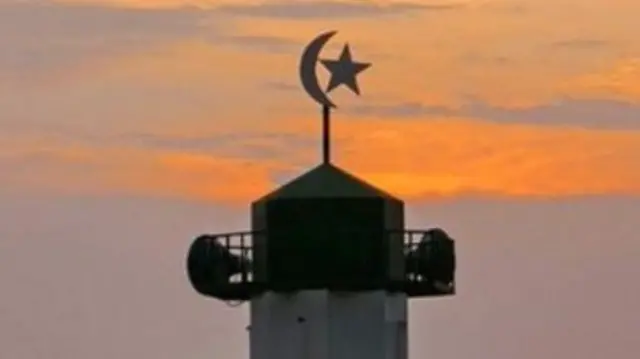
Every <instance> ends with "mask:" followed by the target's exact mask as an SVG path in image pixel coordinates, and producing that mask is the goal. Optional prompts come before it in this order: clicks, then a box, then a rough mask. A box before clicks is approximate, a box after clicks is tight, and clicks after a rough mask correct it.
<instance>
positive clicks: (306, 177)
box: [258, 163, 398, 202]
mask: <svg viewBox="0 0 640 359" xmlns="http://www.w3.org/2000/svg"><path fill="white" fill-rule="evenodd" d="M332 197H333V198H362V197H365V198H371V197H378V198H384V199H389V200H398V199H397V198H395V197H394V196H393V195H391V194H389V193H387V192H385V191H383V190H381V189H379V188H377V187H375V186H373V185H371V184H369V183H367V182H365V181H364V180H361V179H359V178H357V177H356V176H354V175H353V174H351V173H349V172H347V171H345V170H343V169H341V168H339V167H337V166H335V165H333V164H331V163H322V164H320V165H318V166H316V167H314V168H312V169H311V170H309V171H307V172H306V173H303V174H302V175H300V176H299V177H297V178H295V179H293V180H292V181H290V182H288V183H286V184H284V185H283V186H282V187H280V188H278V189H276V190H275V191H273V192H271V193H269V194H267V195H266V196H264V197H262V198H261V199H259V200H258V202H261V201H269V200H275V199H285V198H286V199H290V198H332Z"/></svg>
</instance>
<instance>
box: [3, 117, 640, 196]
mask: <svg viewBox="0 0 640 359" xmlns="http://www.w3.org/2000/svg"><path fill="white" fill-rule="evenodd" d="M277 125H278V127H279V128H282V129H283V132H284V133H290V134H298V135H301V136H303V137H306V138H311V136H316V130H317V129H316V122H315V121H313V122H312V121H304V122H301V121H283V122H280V123H278V124H277ZM200 130H202V129H200ZM334 130H335V140H336V141H335V142H336V143H335V156H334V158H335V162H336V163H337V164H339V165H343V166H344V167H345V168H346V169H348V170H351V171H352V172H354V173H355V174H357V175H360V176H361V177H363V178H364V179H366V180H369V181H371V182H372V183H374V184H375V185H377V186H380V187H382V188H385V189H387V190H389V191H390V192H392V193H396V194H397V195H399V196H402V197H403V198H405V199H418V200H419V199H428V198H431V197H434V196H463V195H470V194H471V195H473V194H479V193H480V194H485V195H490V196H512V197H531V196H534V197H540V196H542V197H557V196H578V195H598V194H640V161H639V160H638V159H640V132H639V131H635V132H634V131H627V132H623V131H596V130H586V129H579V128H570V127H565V128H560V127H558V128H556V127H549V128H543V127H535V126H529V125H497V124H491V123H484V122H478V121H473V120H465V119H458V120H446V121H445V120H440V121H438V120H423V121H420V120H414V121H404V120H403V121H397V122H395V121H389V120H386V121H382V120H372V119H352V120H346V121H336V123H335V126H334ZM199 132H202V131H199ZM183 133H184V130H183ZM248 142H251V141H250V140H249V141H248ZM243 145H244V143H242V141H238V142H234V143H233V145H232V146H236V147H242V146H243ZM271 145H272V146H274V147H275V146H284V147H286V146H287V143H286V142H282V140H276V139H274V140H272V142H271ZM60 146H63V145H60ZM83 151H84V154H82V153H83ZM291 151H292V152H295V153H294V155H292V157H291V158H294V159H296V161H300V160H302V162H304V163H307V164H308V166H309V167H311V166H313V165H314V163H316V161H317V160H316V158H318V153H317V149H316V148H306V149H305V148H303V149H298V148H295V149H292V150H291ZM58 154H59V155H60V156H57V158H56V161H57V162H56V163H57V164H55V165H54V164H51V163H50V164H49V165H47V166H43V164H42V163H41V162H36V163H34V164H32V165H30V167H29V171H28V173H27V172H24V173H17V174H16V173H14V174H13V179H14V181H13V183H14V184H15V186H18V187H22V189H23V190H24V189H26V186H35V187H38V186H41V187H42V186H44V187H47V188H50V189H56V190H59V191H62V192H81V193H92V194H101V193H102V194H104V193H126V194H134V195H148V196H162V197H165V196H166V197H178V198H187V199H191V200H213V201H224V202H229V203H247V202H249V201H251V200H252V199H255V198H257V197H259V196H261V195H262V194H265V193H266V192H268V191H270V190H272V189H275V187H277V186H278V184H277V183H275V181H274V180H273V175H274V174H275V173H278V172H282V171H285V172H286V173H301V172H302V171H304V170H305V169H304V168H301V167H300V166H297V165H295V164H294V162H296V161H294V160H292V159H290V158H289V157H273V158H269V159H266V160H258V159H256V156H257V155H260V154H259V153H255V155H256V156H252V154H250V153H249V154H247V155H246V156H238V155H236V156H229V155H227V156H223V155H221V154H219V153H218V154H216V153H212V154H210V155H208V154H202V153H201V152H200V153H198V152H192V151H189V150H182V151H179V150H154V149H149V148H121V149H116V148H92V147H85V148H84V149H82V148H77V147H76V148H74V149H73V151H71V150H60V151H58ZM50 159H51V158H50ZM11 176H12V175H11V174H9V177H11ZM20 176H24V178H28V179H29V181H27V182H25V181H21V180H20V179H21V178H20ZM290 177H291V176H290Z"/></svg>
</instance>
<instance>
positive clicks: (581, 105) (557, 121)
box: [345, 98, 640, 130]
mask: <svg viewBox="0 0 640 359" xmlns="http://www.w3.org/2000/svg"><path fill="white" fill-rule="evenodd" d="M345 110H346V111H349V112H351V113H354V114H357V115H370V116H381V117H396V118H398V117H400V118H406V117H417V116H461V117H473V118H481V119H485V120H490V121H496V122H502V123H530V124H534V125H574V126H580V127H589V128H600V129H634V130H636V129H640V106H638V105H637V104H633V103H627V102H621V101H612V100H597V99H572V98H562V99H559V100H557V101H554V102H551V103H547V104H543V105H540V106H534V107H525V108H506V107H497V106H491V105H487V104H486V103H483V102H480V101H475V100H473V101H470V102H468V103H467V104H465V105H463V106H461V107H460V108H447V107H441V106H428V105H424V104H419V103H404V104H399V105H392V106H361V107H355V108H351V109H345Z"/></svg>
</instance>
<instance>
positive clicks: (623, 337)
mask: <svg viewBox="0 0 640 359" xmlns="http://www.w3.org/2000/svg"><path fill="white" fill-rule="evenodd" d="M639 18H640V1H638V0H615V1H605V0H555V1H551V0H459V1H456V0H450V1H449V0H433V1H431V0H422V1H418V0H405V1H400V0H399V1H393V0H380V1H374V0H371V1H364V0H360V1H347V0H341V1H328V0H327V1H322V0H318V1H303V0H297V1H294V0H263V1H258V0H255V1H254V0H251V1H250V0H235V1H232V0H220V1H217V0H59V1H56V0H0V48H1V51H2V52H1V54H0V294H1V295H2V299H1V300H0V338H1V339H0V344H1V345H0V357H2V358H11V359H39V358H47V359H48V358H53V359H57V358H60V359H62V358H64V359H75V358H91V359H106V358H110V359H111V358H118V359H128V358H136V359H146V358H154V359H170V358H172V359H175V358H180V359H182V358H185V359H187V358H188V359H201V358H215V359H246V358H247V345H248V340H247V339H248V338H247V333H246V331H245V329H244V328H245V326H246V325H247V324H248V316H247V306H244V307H241V308H228V307H226V306H225V305H224V304H222V303H219V302H216V301H213V300H207V299H205V298H203V297H199V296H198V295H196V294H195V293H194V292H193V291H192V290H191V288H190V287H189V286H188V283H187V279H186V276H185V273H184V256H185V254H186V251H187V248H188V246H189V244H190V242H191V240H192V238H193V237H194V236H195V235H197V234H199V233H201V232H223V231H229V230H244V229H246V228H247V227H248V225H249V221H248V220H249V212H248V210H249V208H248V203H249V202H250V201H251V200H253V199H255V198H257V197H259V196H261V195H263V194H265V193H266V192H268V191H270V190H271V189H274V188H275V187H277V186H278V185H281V184H282V183H284V182H286V181H288V180H290V179H292V178H294V177H295V176H297V175H298V174H300V173H302V172H303V171H305V170H306V169H307V168H309V167H311V166H314V165H315V164H316V163H317V162H318V160H319V157H320V153H319V129H320V121H319V120H320V111H319V109H318V106H317V104H315V103H314V102H313V101H312V100H311V99H309V98H308V97H307V96H306V94H305V93H304V91H303V90H302V88H301V86H300V85H299V80H298V69H297V67H298V61H299V56H300V54H301V51H302V49H303V48H304V46H305V45H306V43H307V42H308V41H310V40H311V39H312V38H313V37H315V36H316V35H317V34H319V33H320V32H324V31H327V30H338V31H339V32H338V34H337V35H336V37H334V38H333V39H332V40H331V43H330V45H329V46H327V47H326V48H325V50H324V51H323V53H322V58H337V56H338V55H339V53H340V50H341V48H342V46H343V44H344V43H345V42H349V44H350V46H351V49H352V53H353V56H354V59H355V60H356V61H363V62H371V63H373V65H372V67H371V68H369V69H367V70H366V71H365V72H363V73H362V74H361V75H360V76H359V78H358V81H359V84H360V88H361V89H362V95H361V96H360V97H358V96H355V95H353V94H352V93H350V92H348V91H347V90H345V89H344V88H341V89H339V90H336V91H334V92H332V93H331V96H332V98H333V99H334V101H335V102H336V103H337V104H338V106H339V108H338V109H337V110H336V111H335V112H334V115H333V118H334V123H333V133H334V139H335V141H334V158H335V162H336V163H337V164H338V165H340V166H343V167H344V168H346V169H348V170H349V171H351V172H353V173H355V174H357V175H359V176H361V177H362V178H364V179H366V180H369V181H370V182H372V183H374V184H376V185H377V186H379V187H382V188H384V189H386V190H388V191H389V192H391V193H394V194H397V195H398V196H400V197H402V198H403V199H405V200H406V204H407V209H408V220H407V225H408V226H410V227H415V228H425V227H429V226H433V225H438V226H442V227H444V228H445V229H447V230H449V231H450V232H451V234H452V235H453V236H454V237H456V239H457V243H458V251H459V257H460V259H459V261H460V269H459V274H458V278H459V279H458V286H459V291H460V294H459V295H458V296H456V297H455V298H453V299H446V300H435V301H433V300H419V301H414V302H412V304H411V313H410V317H411V330H412V332H411V337H410V343H411V344H410V346H411V355H412V359H421V358H427V357H431V356H433V357H434V358H435V357H437V358H438V359H462V358H482V359H539V358H542V357H545V358H558V359H573V358H580V359H596V358H597V359H601V358H603V357H605V356H606V357H612V358H613V357H615V358H616V359H626V358H629V359H631V358H633V359H635V358H637V356H638V353H640V342H639V341H638V340H637V333H638V332H640V312H638V311H637V309H636V308H635V305H634V304H635V303H638V302H639V301H640V284H638V280H637V277H636V276H635V275H634V272H635V273H640V261H639V260H638V258H640V241H638V240H639V239H640V238H639V236H638V234H637V232H638V230H640V39H639V38H638V33H639V31H640V22H639V20H638V19H639ZM318 73H319V76H320V79H321V81H322V83H323V84H324V83H325V82H326V81H327V79H328V77H327V74H326V72H325V71H324V69H323V68H322V67H321V66H319V67H318Z"/></svg>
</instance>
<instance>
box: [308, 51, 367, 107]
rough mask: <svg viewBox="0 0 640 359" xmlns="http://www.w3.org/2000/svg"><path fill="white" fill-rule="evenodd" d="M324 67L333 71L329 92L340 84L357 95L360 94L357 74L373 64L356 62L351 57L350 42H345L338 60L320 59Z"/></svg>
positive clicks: (328, 87)
mask: <svg viewBox="0 0 640 359" xmlns="http://www.w3.org/2000/svg"><path fill="white" fill-rule="evenodd" d="M320 62H322V64H323V65H324V67H325V68H326V69H327V70H329V72H331V79H330V80H329V86H327V92H329V91H331V90H333V89H335V88H336V87H338V86H340V85H345V86H347V87H348V88H349V89H351V91H353V92H354V93H355V94H356V95H360V88H359V87H358V82H357V81H356V75H357V74H358V73H360V72H362V71H364V70H366V69H367V68H368V67H369V66H371V64H367V63H361V62H354V61H353V60H352V59H351V50H349V44H345V45H344V48H343V49H342V53H341V54H340V58H339V59H338V60H320Z"/></svg>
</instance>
